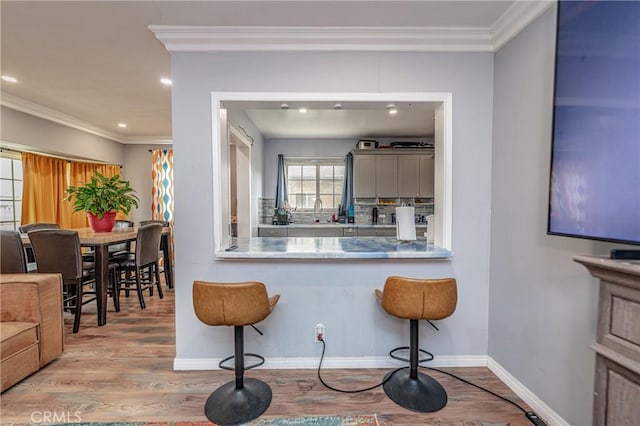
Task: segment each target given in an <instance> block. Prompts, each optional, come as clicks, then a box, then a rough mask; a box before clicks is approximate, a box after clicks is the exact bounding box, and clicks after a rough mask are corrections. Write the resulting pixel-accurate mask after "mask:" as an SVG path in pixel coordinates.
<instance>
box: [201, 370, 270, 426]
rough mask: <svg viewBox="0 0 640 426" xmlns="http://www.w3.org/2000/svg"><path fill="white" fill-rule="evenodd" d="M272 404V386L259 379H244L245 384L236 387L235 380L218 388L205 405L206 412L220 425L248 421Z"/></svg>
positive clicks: (206, 414) (208, 416)
mask: <svg viewBox="0 0 640 426" xmlns="http://www.w3.org/2000/svg"><path fill="white" fill-rule="evenodd" d="M270 404H271V388H270V387H269V385H268V384H266V383H265V382H263V381H260V380H258V379H253V378H249V379H244V386H243V387H242V388H241V389H236V383H235V381H231V382H228V383H225V384H224V385H222V386H220V387H219V388H218V389H216V390H215V391H214V392H213V393H212V394H211V395H209V398H208V399H207V403H206V404H205V406H204V414H205V416H207V418H208V419H209V420H211V421H212V422H213V423H215V424H218V425H222V426H224V425H237V424H241V423H246V422H248V421H251V420H253V419H255V418H257V417H259V416H260V415H261V414H262V413H264V412H265V411H266V410H267V408H269V405H270Z"/></svg>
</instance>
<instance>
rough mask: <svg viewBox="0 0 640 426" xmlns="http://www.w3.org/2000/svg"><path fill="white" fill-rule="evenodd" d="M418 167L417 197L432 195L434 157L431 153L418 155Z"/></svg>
mask: <svg viewBox="0 0 640 426" xmlns="http://www.w3.org/2000/svg"><path fill="white" fill-rule="evenodd" d="M417 157H418V159H419V162H420V167H419V177H420V179H419V180H420V184H419V191H418V197H433V192H434V190H433V188H434V184H433V182H434V172H435V170H434V161H435V160H434V158H433V155H432V154H426V155H418V156H417Z"/></svg>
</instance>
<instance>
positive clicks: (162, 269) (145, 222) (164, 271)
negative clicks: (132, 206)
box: [139, 219, 172, 288]
mask: <svg viewBox="0 0 640 426" xmlns="http://www.w3.org/2000/svg"><path fill="white" fill-rule="evenodd" d="M139 223H140V226H144V225H148V224H150V223H159V224H161V225H162V226H163V227H164V228H167V227H169V226H171V223H170V222H169V221H166V220H154V219H151V220H141V221H140V222H139ZM165 244H171V243H170V242H168V241H166V240H164V239H162V237H161V238H160V251H158V257H159V258H160V273H161V274H164V282H165V283H167V288H172V286H170V285H169V283H171V280H169V278H168V274H169V271H168V270H167V269H166V268H165V267H164V250H165V247H164V245H165Z"/></svg>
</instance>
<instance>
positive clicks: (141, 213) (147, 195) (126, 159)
mask: <svg viewBox="0 0 640 426" xmlns="http://www.w3.org/2000/svg"><path fill="white" fill-rule="evenodd" d="M1 114H2V115H1V118H2V125H1V126H0V140H1V141H2V142H3V144H6V143H8V144H7V145H8V146H9V147H15V148H17V149H24V150H29V151H33V152H40V153H46V154H53V155H59V156H62V157H67V158H77V159H78V160H90V161H101V162H107V163H113V164H120V165H121V166H122V175H123V176H124V178H126V179H128V180H129V181H130V182H131V186H132V187H133V188H134V189H135V190H136V192H137V194H138V196H139V197H140V206H139V208H138V209H133V210H132V211H131V212H130V213H129V218H130V219H131V220H134V221H136V222H137V221H139V220H144V219H148V218H149V217H150V214H151V213H150V212H151V186H152V182H151V153H150V152H148V151H149V149H155V148H160V149H171V145H123V144H121V143H119V142H114V141H112V140H109V139H105V138H102V137H100V136H96V135H93V134H90V133H86V132H83V131H81V130H77V129H73V128H71V127H67V126H63V125H61V124H57V123H54V122H52V121H48V120H45V119H42V118H38V117H35V116H33V115H29V114H26V113H23V112H20V111H16V110H13V109H11V108H7V107H4V106H3V107H2V109H1Z"/></svg>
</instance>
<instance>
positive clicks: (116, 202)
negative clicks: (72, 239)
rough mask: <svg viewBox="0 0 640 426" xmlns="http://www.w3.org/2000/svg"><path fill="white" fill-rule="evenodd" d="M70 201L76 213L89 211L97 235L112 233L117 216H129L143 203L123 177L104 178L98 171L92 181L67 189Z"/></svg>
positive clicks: (91, 224) (88, 214)
mask: <svg viewBox="0 0 640 426" xmlns="http://www.w3.org/2000/svg"><path fill="white" fill-rule="evenodd" d="M66 193H67V196H66V197H65V199H66V200H67V201H71V200H72V199H75V200H74V201H73V211H74V212H79V211H86V212H87V218H88V219H89V226H91V229H93V231H94V232H110V231H111V230H112V229H113V225H114V223H115V220H116V213H117V212H123V213H124V214H128V213H129V212H130V211H131V208H132V207H133V206H135V207H138V201H139V200H140V199H139V198H138V196H137V195H135V194H134V193H135V190H134V189H133V188H131V186H130V185H129V181H126V180H122V179H120V175H115V176H113V177H110V178H108V177H105V176H104V175H102V174H101V173H99V172H96V173H95V174H94V175H93V176H91V181H89V182H87V183H85V184H84V185H80V186H77V187H76V186H70V187H68V188H67V189H66Z"/></svg>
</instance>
